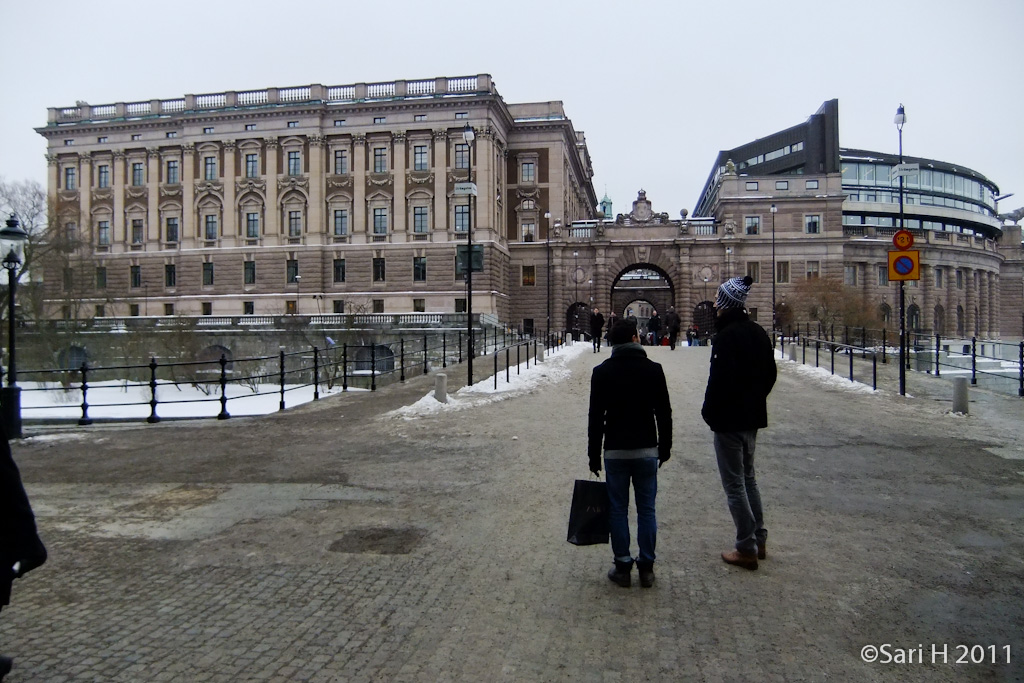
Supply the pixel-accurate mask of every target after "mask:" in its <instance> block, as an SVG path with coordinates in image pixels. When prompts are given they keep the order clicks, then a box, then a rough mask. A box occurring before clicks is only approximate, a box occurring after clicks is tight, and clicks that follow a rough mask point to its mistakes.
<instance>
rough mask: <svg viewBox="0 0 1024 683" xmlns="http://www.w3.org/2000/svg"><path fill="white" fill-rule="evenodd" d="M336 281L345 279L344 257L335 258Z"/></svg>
mask: <svg viewBox="0 0 1024 683" xmlns="http://www.w3.org/2000/svg"><path fill="white" fill-rule="evenodd" d="M334 281H335V282H344V281H345V259H343V258H336V259H334Z"/></svg>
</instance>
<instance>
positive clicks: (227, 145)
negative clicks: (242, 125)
mask: <svg viewBox="0 0 1024 683" xmlns="http://www.w3.org/2000/svg"><path fill="white" fill-rule="evenodd" d="M236 147H237V146H236V145H235V141H234V140H225V141H224V151H225V152H234V151H235V148H236Z"/></svg>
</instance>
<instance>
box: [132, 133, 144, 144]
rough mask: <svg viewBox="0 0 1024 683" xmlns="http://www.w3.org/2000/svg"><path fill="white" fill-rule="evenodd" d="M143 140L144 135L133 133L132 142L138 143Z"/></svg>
mask: <svg viewBox="0 0 1024 683" xmlns="http://www.w3.org/2000/svg"><path fill="white" fill-rule="evenodd" d="M141 139H142V133H132V142H136V141H138V140H141Z"/></svg>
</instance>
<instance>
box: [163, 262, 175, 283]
mask: <svg viewBox="0 0 1024 683" xmlns="http://www.w3.org/2000/svg"><path fill="white" fill-rule="evenodd" d="M177 284H178V271H177V268H175V267H174V264H173V263H165V264H164V287H168V288H169V287H174V286H176V285H177Z"/></svg>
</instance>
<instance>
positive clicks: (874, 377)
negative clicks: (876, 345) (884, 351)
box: [871, 351, 878, 391]
mask: <svg viewBox="0 0 1024 683" xmlns="http://www.w3.org/2000/svg"><path fill="white" fill-rule="evenodd" d="M871 388H872V389H873V390H874V391H878V354H877V353H875V352H874V351H872V352H871Z"/></svg>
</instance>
